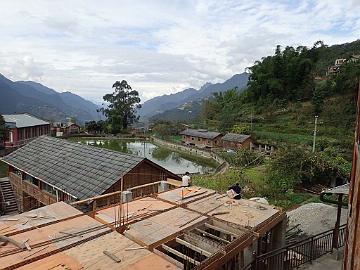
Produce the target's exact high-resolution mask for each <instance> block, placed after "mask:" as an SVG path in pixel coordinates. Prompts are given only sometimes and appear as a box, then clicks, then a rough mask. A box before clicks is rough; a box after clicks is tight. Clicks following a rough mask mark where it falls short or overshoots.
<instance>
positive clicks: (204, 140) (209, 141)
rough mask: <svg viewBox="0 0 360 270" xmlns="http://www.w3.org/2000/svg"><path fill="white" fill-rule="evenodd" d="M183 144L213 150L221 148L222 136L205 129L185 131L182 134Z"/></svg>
mask: <svg viewBox="0 0 360 270" xmlns="http://www.w3.org/2000/svg"><path fill="white" fill-rule="evenodd" d="M180 135H182V142H183V143H184V144H186V145H192V146H197V147H200V148H213V147H219V146H221V136H222V134H221V133H219V132H214V131H207V130H205V129H190V128H188V129H185V130H184V131H182V132H180Z"/></svg>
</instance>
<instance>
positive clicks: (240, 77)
mask: <svg viewBox="0 0 360 270" xmlns="http://www.w3.org/2000/svg"><path fill="white" fill-rule="evenodd" d="M248 79H249V74H247V73H241V74H235V75H234V76H232V77H231V78H230V79H228V80H226V81H224V82H223V83H215V84H212V83H209V82H207V83H205V84H204V85H203V86H202V87H200V89H199V90H196V89H194V88H188V89H185V90H183V91H181V92H178V93H175V94H170V95H162V96H158V97H155V98H152V99H150V100H148V101H145V102H144V104H143V105H142V108H141V109H140V110H139V115H140V117H141V118H142V119H150V118H156V115H164V114H166V112H167V111H171V110H174V109H176V108H177V107H179V106H182V105H184V104H187V103H192V102H195V103H198V102H199V101H201V100H202V99H204V98H207V97H210V96H212V95H213V93H215V92H224V91H227V90H229V89H232V88H235V87H237V88H238V89H239V90H242V89H244V88H245V87H246V85H247V82H248Z"/></svg>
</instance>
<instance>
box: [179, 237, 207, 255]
mask: <svg viewBox="0 0 360 270" xmlns="http://www.w3.org/2000/svg"><path fill="white" fill-rule="evenodd" d="M175 241H176V242H177V243H179V244H181V245H184V246H186V247H188V248H190V249H192V250H194V251H196V252H198V253H200V254H202V255H204V256H206V257H210V256H211V253H210V252H209V251H206V250H204V249H202V248H199V247H197V246H194V245H193V244H191V243H189V242H186V241H185V240H183V239H181V238H178V237H176V239H175Z"/></svg>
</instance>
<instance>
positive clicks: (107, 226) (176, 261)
mask: <svg viewBox="0 0 360 270" xmlns="http://www.w3.org/2000/svg"><path fill="white" fill-rule="evenodd" d="M153 185H154V187H156V188H157V190H158V192H156V193H154V194H152V195H151V196H147V197H138V195H136V194H139V192H138V191H139V190H141V189H142V188H148V187H149V184H145V185H142V186H139V187H135V188H133V189H131V190H132V191H134V193H133V192H132V191H131V190H130V191H129V190H128V191H126V192H122V193H121V192H114V193H112V194H105V195H101V196H96V197H92V198H88V199H86V200H83V201H78V202H73V203H72V205H69V204H66V203H64V202H57V203H54V204H51V205H48V206H45V207H42V208H38V209H35V210H32V211H30V212H25V213H22V214H19V215H14V216H4V217H2V218H0V235H1V238H0V241H2V242H4V243H5V244H4V245H2V246H0V269H15V268H19V269H44V270H45V269H55V270H56V269H57V270H60V269H68V270H74V269H79V270H80V269H104V270H105V269H145V268H146V269H160V270H161V269H244V268H245V267H246V266H247V265H248V264H249V263H251V262H252V258H253V256H254V254H261V253H263V252H266V251H269V250H272V249H275V248H277V247H278V246H279V245H281V244H282V243H283V241H284V237H285V235H284V234H285V223H286V214H285V212H284V211H282V210H281V209H279V208H276V207H274V206H271V205H268V204H262V203H258V202H254V201H250V200H245V199H241V200H232V199H229V198H228V197H226V195H225V194H219V193H216V192H215V191H213V190H210V189H205V188H199V187H191V188H185V189H183V188H177V187H175V185H174V184H173V183H172V182H167V181H164V182H162V183H158V184H157V186H155V185H156V184H153ZM120 195H121V196H120ZM111 196H116V197H119V196H120V198H121V200H120V203H115V204H112V205H107V206H105V207H101V208H100V207H97V208H94V209H93V210H92V211H90V212H88V213H83V212H81V211H79V210H78V209H77V208H80V207H81V205H82V204H87V203H88V202H89V201H92V202H96V201H97V200H104V197H111ZM109 202H111V200H109ZM95 205H97V204H96V203H95Z"/></svg>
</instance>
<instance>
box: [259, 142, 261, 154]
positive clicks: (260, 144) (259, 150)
mask: <svg viewBox="0 0 360 270" xmlns="http://www.w3.org/2000/svg"><path fill="white" fill-rule="evenodd" d="M259 152H261V144H259Z"/></svg>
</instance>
